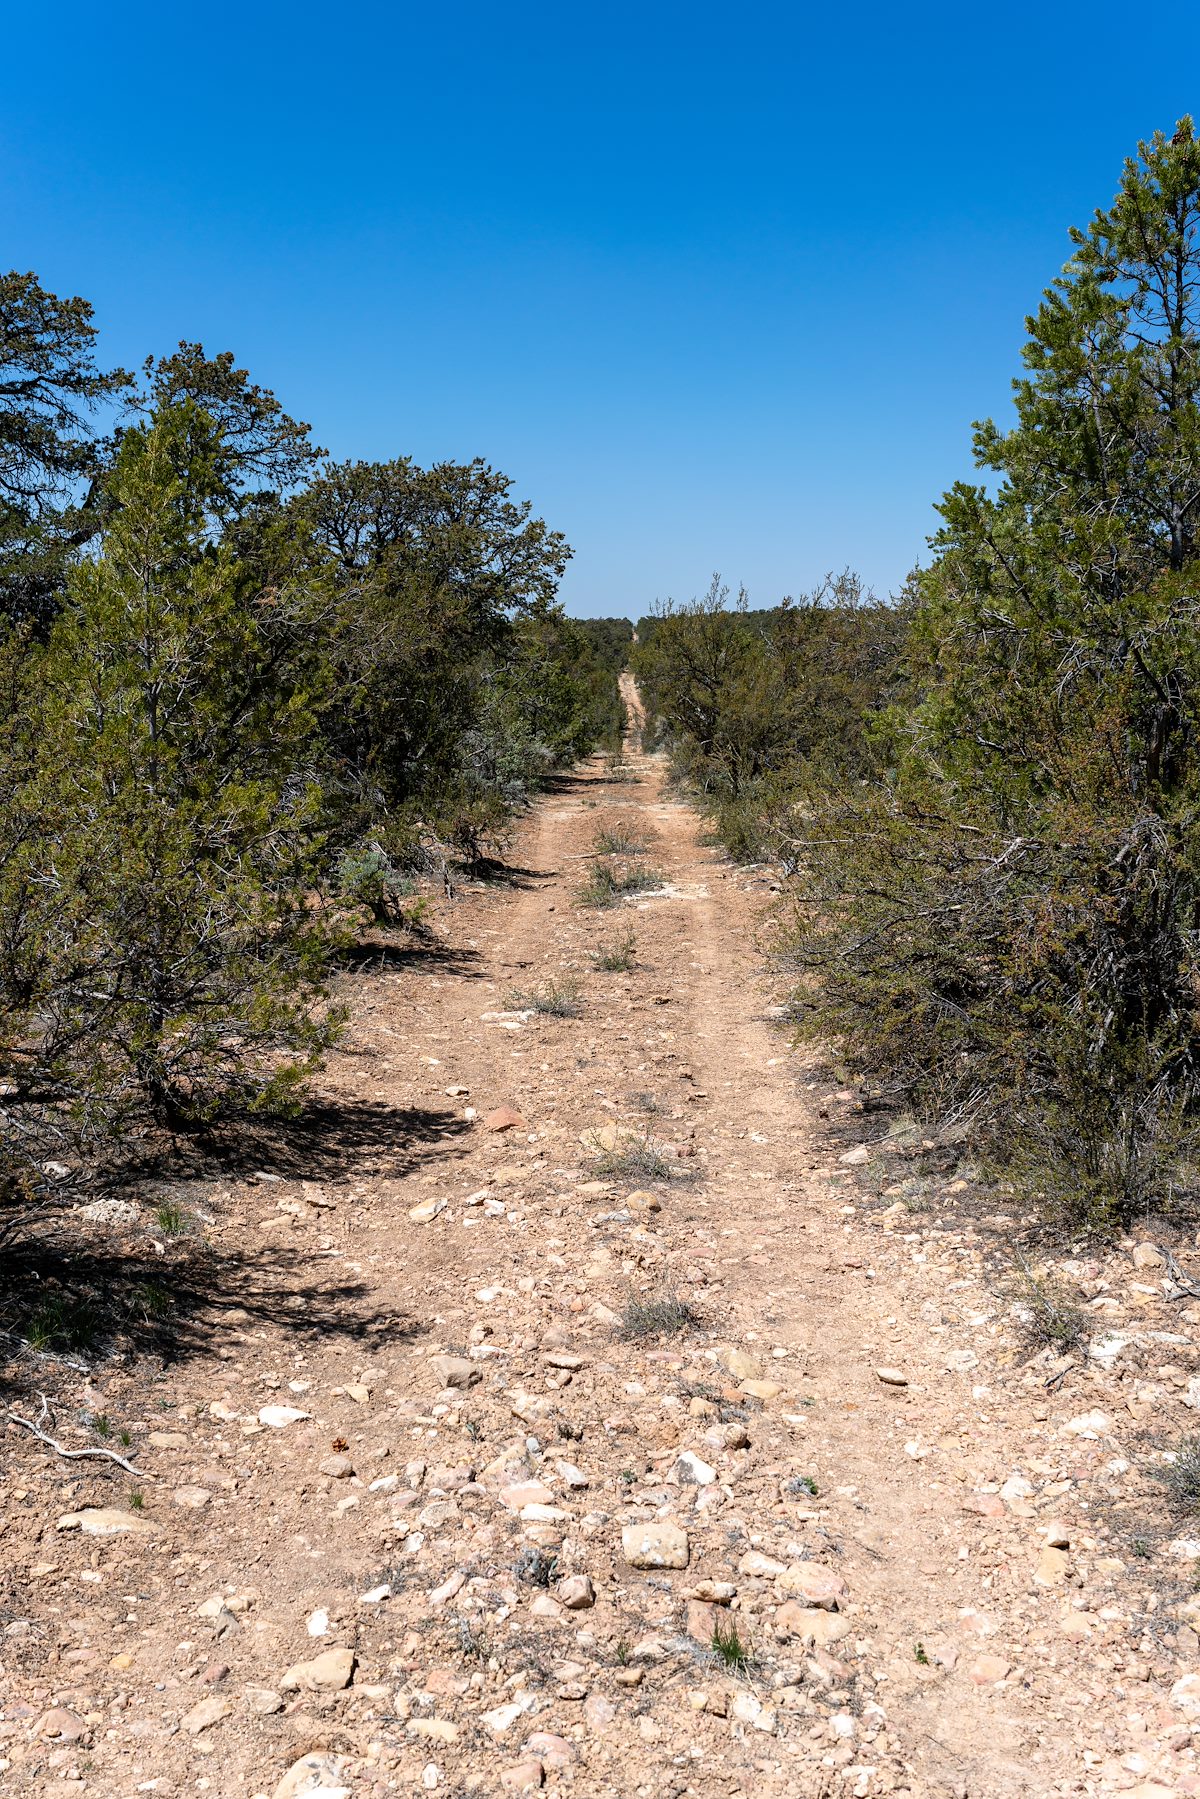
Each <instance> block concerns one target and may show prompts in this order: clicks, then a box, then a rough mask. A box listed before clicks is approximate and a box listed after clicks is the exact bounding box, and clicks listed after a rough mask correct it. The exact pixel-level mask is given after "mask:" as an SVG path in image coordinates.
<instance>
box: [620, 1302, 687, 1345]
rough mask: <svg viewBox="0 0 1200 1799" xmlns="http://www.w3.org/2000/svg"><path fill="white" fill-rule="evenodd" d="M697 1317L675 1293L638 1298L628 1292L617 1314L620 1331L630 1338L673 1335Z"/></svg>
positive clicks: (638, 1339) (632, 1339)
mask: <svg viewBox="0 0 1200 1799" xmlns="http://www.w3.org/2000/svg"><path fill="white" fill-rule="evenodd" d="M698 1322H699V1320H698V1319H697V1317H696V1314H695V1312H694V1311H693V1310H692V1308H691V1306H690V1305H689V1304H688V1302H687V1300H686V1299H680V1297H679V1295H678V1294H677V1293H664V1294H660V1295H656V1296H654V1297H652V1298H650V1299H640V1298H639V1297H638V1296H637V1295H636V1294H633V1293H631V1294H630V1296H629V1298H628V1299H627V1300H626V1302H625V1310H624V1311H623V1312H622V1314H621V1335H622V1336H623V1337H625V1338H626V1339H628V1341H630V1342H638V1341H640V1340H641V1339H642V1338H645V1337H667V1336H673V1335H674V1334H675V1333H676V1332H677V1331H683V1330H688V1329H690V1328H691V1327H692V1326H693V1325H695V1324H697V1323H698Z"/></svg>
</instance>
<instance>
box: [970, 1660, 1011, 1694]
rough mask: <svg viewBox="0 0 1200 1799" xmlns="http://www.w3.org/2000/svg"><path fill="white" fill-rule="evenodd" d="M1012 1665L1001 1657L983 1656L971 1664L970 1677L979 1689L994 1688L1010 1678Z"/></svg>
mask: <svg viewBox="0 0 1200 1799" xmlns="http://www.w3.org/2000/svg"><path fill="white" fill-rule="evenodd" d="M1010 1665H1011V1664H1010V1663H1008V1662H1006V1661H1005V1660H1004V1657H1003V1656H1000V1655H981V1656H980V1657H979V1658H978V1659H977V1660H976V1661H973V1662H972V1663H971V1666H970V1668H969V1670H968V1675H969V1678H970V1679H971V1681H972V1682H973V1683H974V1685H975V1686H977V1687H994V1686H998V1685H999V1683H1000V1682H1001V1681H1002V1680H1004V1679H1006V1678H1007V1676H1008V1672H1009V1668H1010Z"/></svg>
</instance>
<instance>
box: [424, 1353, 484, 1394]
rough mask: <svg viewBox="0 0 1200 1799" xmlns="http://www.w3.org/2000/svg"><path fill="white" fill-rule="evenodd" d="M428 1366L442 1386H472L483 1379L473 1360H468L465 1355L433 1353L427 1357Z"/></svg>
mask: <svg viewBox="0 0 1200 1799" xmlns="http://www.w3.org/2000/svg"><path fill="white" fill-rule="evenodd" d="M429 1366H430V1367H431V1368H432V1370H433V1372H434V1373H435V1374H436V1375H437V1377H438V1379H439V1380H440V1381H441V1383H442V1385H443V1387H459V1388H465V1387H473V1386H474V1385H475V1383H476V1382H477V1381H480V1380H482V1379H483V1376H482V1375H481V1374H480V1372H479V1369H478V1368H477V1367H476V1366H475V1364H474V1362H469V1361H468V1360H467V1358H466V1357H465V1356H460V1355H433V1356H430V1358H429Z"/></svg>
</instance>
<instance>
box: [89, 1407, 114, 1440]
mask: <svg viewBox="0 0 1200 1799" xmlns="http://www.w3.org/2000/svg"><path fill="white" fill-rule="evenodd" d="M92 1429H93V1430H94V1431H95V1433H96V1435H97V1436H98V1437H102V1438H108V1437H111V1436H112V1419H111V1418H110V1417H109V1415H108V1413H107V1412H97V1413H96V1414H95V1416H94V1417H93V1419H92Z"/></svg>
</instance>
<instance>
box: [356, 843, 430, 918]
mask: <svg viewBox="0 0 1200 1799" xmlns="http://www.w3.org/2000/svg"><path fill="white" fill-rule="evenodd" d="M337 879H338V888H339V891H340V892H341V894H342V897H343V899H347V900H349V901H350V902H351V903H352V904H353V905H356V906H365V907H366V909H367V911H368V912H369V913H370V914H371V918H372V921H373V922H374V923H375V924H381V925H387V924H397V923H399V922H400V920H401V916H402V914H401V911H400V907H399V905H398V904H397V902H398V900H400V899H401V898H402V897H403V896H405V895H407V894H411V893H413V892H415V887H414V885H413V882H412V881H411V879H409V878H408V876H406V875H403V874H401V873H400V872H399V871H398V870H397V869H396V868H395V866H394V865H393V863H392V860H391V858H390V856H389V855H388V854H387V852H386V850H384V849H382V848H381V847H380V846H379V844H377V843H364V844H363V845H361V846H360V848H358V849H357V850H352V851H349V852H348V853H347V854H346V855H344V856H343V857H342V859H341V861H340V862H339V864H338V870H337Z"/></svg>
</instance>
